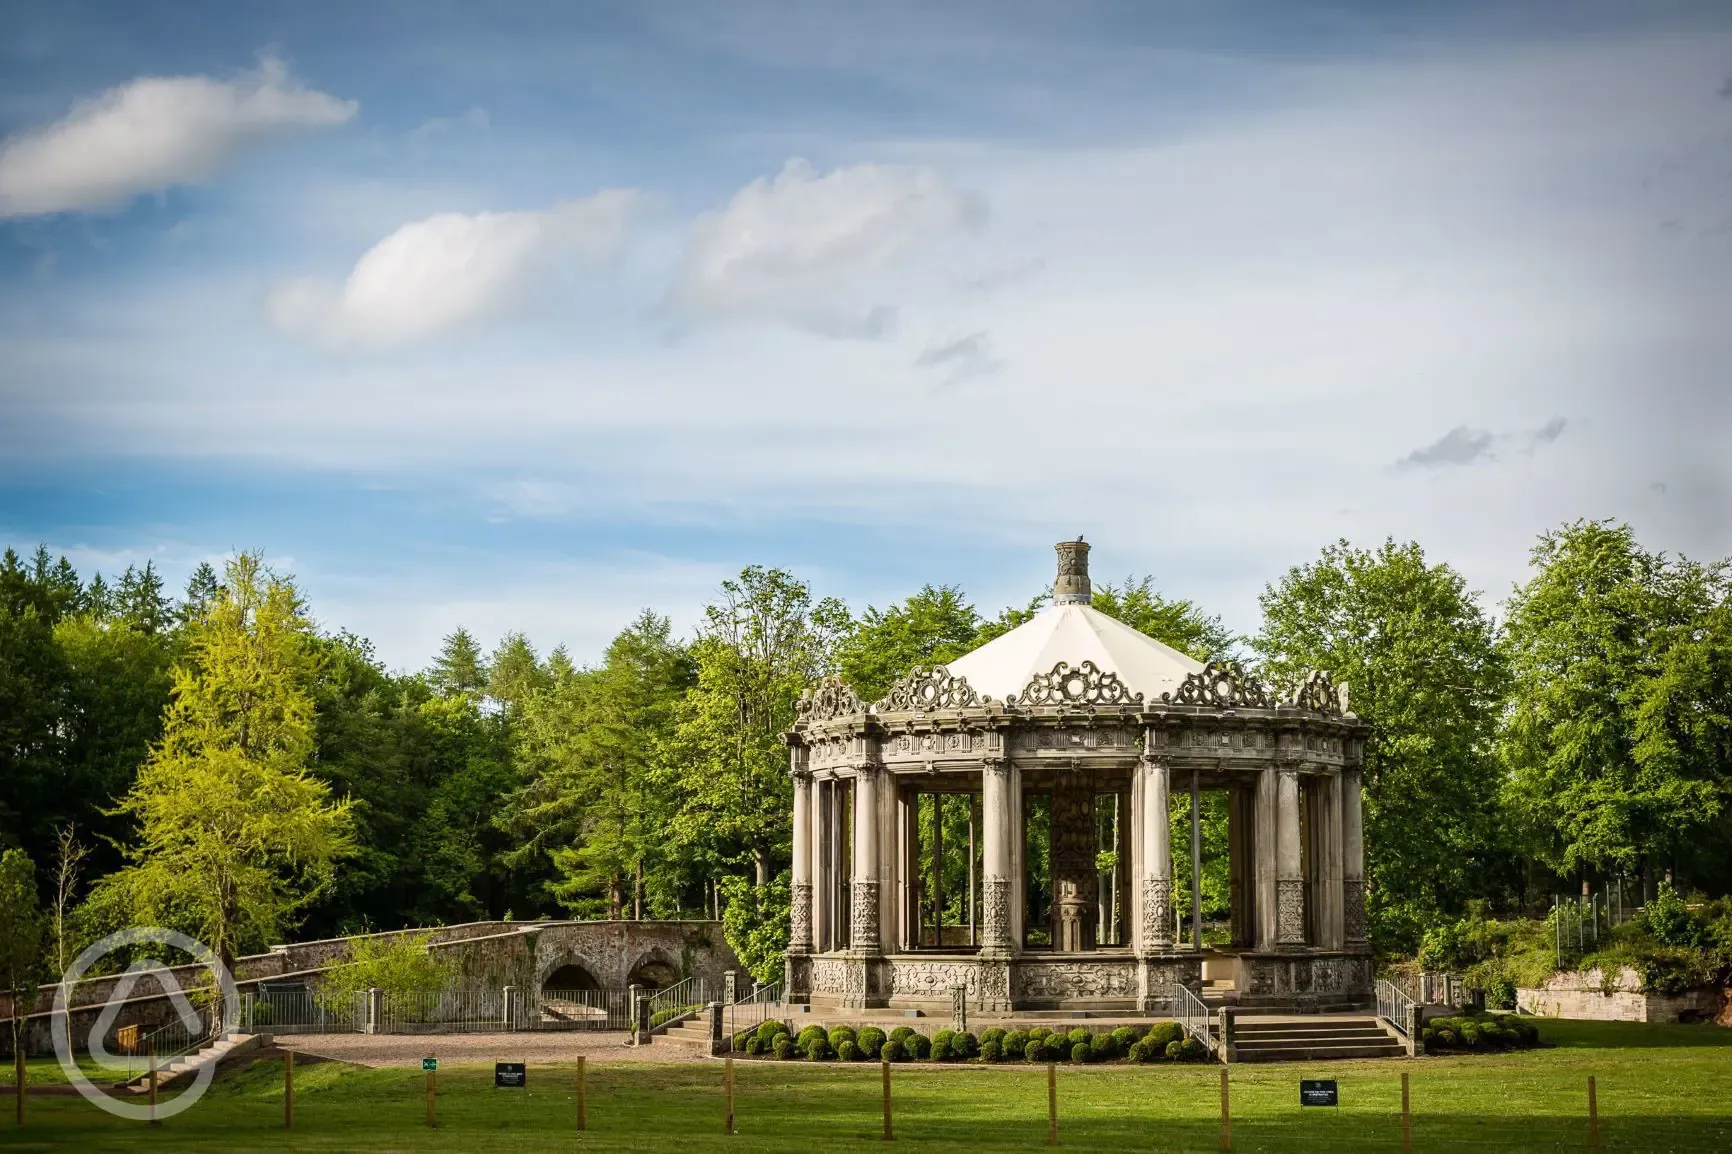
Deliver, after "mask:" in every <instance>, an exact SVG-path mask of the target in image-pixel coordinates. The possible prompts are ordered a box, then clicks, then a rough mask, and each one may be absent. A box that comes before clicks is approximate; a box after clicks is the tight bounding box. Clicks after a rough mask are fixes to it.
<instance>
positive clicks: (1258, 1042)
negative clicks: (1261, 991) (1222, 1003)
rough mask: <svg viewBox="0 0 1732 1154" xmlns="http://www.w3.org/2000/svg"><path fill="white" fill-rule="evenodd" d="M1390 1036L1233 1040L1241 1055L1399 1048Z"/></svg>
mask: <svg viewBox="0 0 1732 1154" xmlns="http://www.w3.org/2000/svg"><path fill="white" fill-rule="evenodd" d="M1399 1045H1400V1043H1398V1042H1397V1041H1396V1040H1395V1039H1394V1038H1391V1037H1390V1036H1389V1035H1388V1034H1318V1035H1317V1036H1316V1037H1311V1038H1241V1037H1238V1036H1237V1035H1235V1036H1234V1038H1233V1046H1234V1048H1235V1049H1237V1050H1238V1051H1239V1052H1240V1053H1241V1054H1254V1053H1258V1052H1261V1051H1264V1050H1294V1049H1303V1048H1305V1047H1308V1046H1399Z"/></svg>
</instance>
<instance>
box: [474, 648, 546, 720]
mask: <svg viewBox="0 0 1732 1154" xmlns="http://www.w3.org/2000/svg"><path fill="white" fill-rule="evenodd" d="M487 668H488V673H487V695H488V696H489V697H491V698H493V700H495V701H497V702H499V704H500V705H502V706H503V707H504V708H505V712H506V715H507V716H508V717H511V718H516V717H517V715H518V714H519V713H521V712H522V710H523V706H524V703H525V702H527V701H528V700H529V698H530V697H531V696H533V695H534V694H535V693H537V692H539V691H540V690H542V689H545V688H547V686H548V685H549V684H551V678H550V677H549V675H548V672H547V670H546V669H545V668H543V667H542V664H541V662H540V660H539V659H538V658H537V657H536V656H535V647H534V646H532V645H530V644H529V639H528V638H527V637H525V636H524V635H523V634H521V633H516V632H513V633H507V634H506V635H505V636H504V638H502V639H501V640H500V642H499V648H498V649H495V650H494V651H493V658H492V660H490V661H489V662H488V663H487Z"/></svg>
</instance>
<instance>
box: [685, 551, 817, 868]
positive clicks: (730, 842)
mask: <svg viewBox="0 0 1732 1154" xmlns="http://www.w3.org/2000/svg"><path fill="white" fill-rule="evenodd" d="M848 626H849V620H848V613H847V610H846V609H845V608H844V607H843V606H842V604H841V602H839V601H837V600H835V599H834V598H825V599H823V600H821V601H817V602H814V601H813V599H812V593H811V590H810V588H809V587H808V586H807V585H806V584H805V583H804V582H802V581H799V580H796V579H795V578H794V577H793V576H792V575H791V574H789V573H786V572H783V571H782V570H780V569H764V568H761V567H759V566H755V565H754V566H751V567H749V568H747V569H745V570H743V571H742V572H741V573H740V576H739V578H738V579H737V580H730V581H725V582H723V583H722V589H721V597H720V598H719V599H718V600H717V601H716V602H715V603H714V604H712V605H709V606H708V607H706V608H705V610H704V623H703V625H702V626H701V627H700V631H699V635H698V639H697V641H696V643H695V644H694V645H693V646H692V656H693V659H694V661H695V663H696V668H697V679H696V684H695V685H694V686H693V687H692V689H691V691H690V692H689V693H687V694H686V696H685V699H684V701H683V702H682V706H683V708H682V710H681V718H680V723H679V727H678V730H677V735H676V740H677V742H678V745H679V747H680V750H679V753H678V755H677V756H678V769H677V771H676V772H675V773H674V778H675V780H674V781H672V782H670V783H669V784H670V785H672V786H673V787H674V788H675V790H677V794H678V797H679V808H678V810H677V812H676V813H675V816H674V818H673V821H672V823H671V832H672V833H673V836H674V840H675V841H676V843H678V844H679V845H680V846H681V849H682V851H683V852H696V853H699V854H704V855H708V856H710V857H712V858H715V859H718V860H722V861H740V862H751V863H752V864H753V867H754V870H755V873H756V878H757V884H758V885H760V886H762V885H765V884H767V883H768V881H769V878H770V874H771V868H770V866H771V862H772V860H773V859H776V858H782V859H786V858H787V856H788V854H789V852H790V851H789V841H790V838H791V836H792V831H791V828H790V817H789V811H790V809H791V808H792V806H793V786H792V783H791V782H790V781H789V780H788V752H787V748H786V747H785V746H784V745H783V744H782V734H783V733H785V732H786V731H787V729H788V728H789V726H791V725H792V724H793V723H794V703H795V701H796V700H797V699H798V698H799V695H800V693H801V691H802V690H803V689H804V688H805V687H806V686H808V685H810V684H811V683H812V682H813V681H816V680H817V679H818V678H819V677H821V676H823V675H824V674H826V673H828V672H829V671H830V669H831V668H832V659H831V654H832V650H833V648H834V646H835V644H836V641H837V640H838V638H840V637H841V636H843V635H844V634H845V632H846V630H847V629H848Z"/></svg>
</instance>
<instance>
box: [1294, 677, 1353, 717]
mask: <svg viewBox="0 0 1732 1154" xmlns="http://www.w3.org/2000/svg"><path fill="white" fill-rule="evenodd" d="M1290 704H1292V705H1294V706H1296V707H1298V708H1300V709H1308V710H1310V711H1311V712H1312V713H1327V714H1329V715H1330V716H1332V717H1342V716H1344V715H1345V714H1346V713H1347V686H1346V685H1337V684H1335V679H1334V678H1333V677H1331V676H1329V674H1328V673H1326V672H1325V671H1323V670H1321V669H1313V670H1312V671H1311V672H1309V673H1307V674H1306V675H1305V680H1303V681H1301V682H1300V683H1299V688H1298V689H1297V690H1295V691H1294V693H1293V700H1292V701H1291V702H1290Z"/></svg>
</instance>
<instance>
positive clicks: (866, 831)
mask: <svg viewBox="0 0 1732 1154" xmlns="http://www.w3.org/2000/svg"><path fill="white" fill-rule="evenodd" d="M882 773H883V770H882V769H880V768H879V767H878V766H876V765H862V766H859V767H857V768H856V769H855V770H854V881H853V884H852V885H851V886H850V887H849V889H850V891H851V892H852V894H853V902H852V905H853V907H854V908H853V909H851V910H849V911H848V932H849V937H850V939H851V941H850V948H851V949H852V950H853V951H854V952H855V953H856V954H864V955H867V956H869V957H877V956H878V955H879V954H881V953H882V952H883V950H882V948H881V946H880V945H879V943H880V942H881V941H882V937H881V936H880V934H879V924H878V922H879V918H878V825H879V812H878V792H879V788H880V784H881V783H880V782H879V777H880V775H881V774H882Z"/></svg>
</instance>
